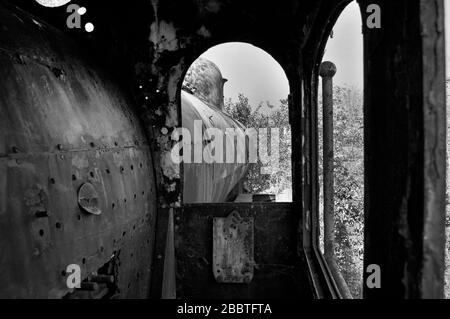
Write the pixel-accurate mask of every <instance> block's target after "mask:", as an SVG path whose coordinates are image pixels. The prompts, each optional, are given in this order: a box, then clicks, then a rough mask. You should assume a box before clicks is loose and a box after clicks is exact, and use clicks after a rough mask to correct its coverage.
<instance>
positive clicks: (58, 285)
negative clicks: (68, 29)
mask: <svg viewBox="0 0 450 319" xmlns="http://www.w3.org/2000/svg"><path fill="white" fill-rule="evenodd" d="M0 20H1V21H2V24H3V26H7V28H1V29H0V38H1V39H2V42H1V43H0V69H1V70H2V75H3V81H2V83H1V85H0V113H1V114H2V115H1V116H0V122H1V128H2V129H1V130H0V269H1V272H0V298H60V297H63V296H64V295H65V294H67V293H69V292H71V289H69V288H67V285H66V279H67V274H66V272H65V270H66V267H67V266H68V265H70V264H77V265H79V266H80V267H81V276H82V279H85V278H88V276H89V275H90V274H91V273H94V272H97V270H98V269H99V268H101V267H102V266H103V265H104V264H106V263H108V262H109V261H110V260H111V257H112V256H114V258H115V261H116V262H117V270H116V273H115V274H114V281H115V283H116V285H117V288H118V296H119V297H125V298H126V297H136V298H139V297H141V298H143V297H147V295H148V293H149V285H150V267H151V262H152V260H151V259H152V247H153V236H154V233H153V232H154V218H155V210H156V208H155V205H156V204H155V203H156V195H155V189H154V187H155V184H154V175H153V164H152V157H151V153H150V150H149V147H148V144H147V142H146V138H145V136H144V134H143V133H142V131H141V129H140V128H139V125H138V120H137V118H136V117H135V115H134V114H133V112H132V111H131V108H130V103H129V102H128V101H127V99H126V98H124V95H123V94H122V93H121V90H120V88H118V87H116V86H115V85H114V84H113V83H112V82H110V81H106V80H105V78H106V77H105V76H104V74H102V73H101V72H100V71H98V70H96V69H94V68H91V67H89V66H88V65H89V64H88V63H87V62H85V60H84V59H83V58H81V57H76V55H77V54H76V52H77V48H76V47H75V46H73V44H72V43H71V42H70V41H68V40H67V39H65V38H64V37H63V36H62V35H60V34H58V33H57V32H56V31H54V30H53V29H51V28H50V27H48V26H47V25H45V24H44V23H42V26H37V24H35V23H33V22H32V21H31V18H30V17H29V16H28V15H26V14H24V13H23V12H20V11H17V12H13V13H11V12H8V10H6V9H5V8H3V7H0ZM6 29H7V30H8V32H6V31H5V30H6ZM11 34H20V35H22V36H21V37H18V38H17V39H15V38H12V37H11V36H10V35H11ZM24 37H25V38H26V39H24ZM24 43H26V45H27V46H23V44H24ZM26 48H29V49H26ZM37 56H39V59H38V58H36V57H37ZM17 57H20V59H18V58H17ZM55 68H58V70H59V71H57V70H56V69H55ZM86 185H91V186H86ZM85 190H88V191H87V192H85ZM94 190H95V191H94ZM79 193H80V197H79ZM95 193H96V194H95ZM94 197H96V200H95V205H92V204H93V203H94V202H93V201H92V199H93V198H94ZM80 198H84V199H86V198H90V200H91V201H90V203H89V204H88V205H85V204H86V201H85V200H80ZM79 203H80V204H81V206H80V205H79ZM82 206H86V207H84V208H85V209H82ZM93 207H94V208H95V210H92V208H93ZM86 208H87V209H86ZM89 210H91V211H90V212H94V214H90V213H87V212H86V211H89ZM100 211H101V212H102V213H101V214H100V215H98V214H95V213H98V212H100Z"/></svg>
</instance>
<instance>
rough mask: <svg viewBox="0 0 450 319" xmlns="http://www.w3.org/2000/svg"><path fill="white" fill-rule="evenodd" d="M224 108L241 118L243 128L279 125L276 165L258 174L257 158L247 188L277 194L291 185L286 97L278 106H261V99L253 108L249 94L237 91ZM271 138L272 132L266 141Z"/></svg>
mask: <svg viewBox="0 0 450 319" xmlns="http://www.w3.org/2000/svg"><path fill="white" fill-rule="evenodd" d="M224 111H225V112H226V113H227V114H229V115H230V116H232V117H233V118H234V119H236V120H238V121H239V122H241V123H242V124H243V125H244V126H245V127H246V128H255V129H259V128H278V129H280V141H279V142H280V143H279V152H280V158H279V163H278V167H277V168H276V170H275V171H274V172H273V173H272V174H271V175H264V174H261V170H262V168H263V166H264V165H263V163H262V162H261V161H260V160H258V163H256V164H251V166H250V170H249V172H248V175H247V178H246V188H247V190H248V191H249V192H250V193H252V194H258V193H269V192H270V193H272V192H273V193H275V194H279V193H281V192H282V191H284V190H285V189H286V188H290V187H291V183H292V177H291V175H292V174H291V137H290V134H291V132H290V127H289V111H288V103H287V100H280V104H279V105H278V106H277V107H275V106H273V105H269V104H267V106H264V104H263V103H260V104H259V105H258V107H256V108H254V107H252V106H251V105H250V104H249V101H248V98H246V97H245V96H244V95H243V94H239V96H238V100H237V101H236V102H233V101H232V100H231V99H228V100H227V101H226V102H225V107H224ZM269 134H270V130H269ZM270 140H271V135H268V141H270ZM269 146H270V143H269ZM269 150H270V147H269Z"/></svg>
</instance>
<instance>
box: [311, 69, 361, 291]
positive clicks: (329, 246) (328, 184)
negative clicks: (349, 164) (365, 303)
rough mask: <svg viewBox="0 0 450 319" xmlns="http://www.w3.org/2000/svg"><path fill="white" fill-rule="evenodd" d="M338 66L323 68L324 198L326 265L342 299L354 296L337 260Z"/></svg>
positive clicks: (321, 73)
mask: <svg viewBox="0 0 450 319" xmlns="http://www.w3.org/2000/svg"><path fill="white" fill-rule="evenodd" d="M336 72H337V68H336V66H335V65H334V64H333V63H332V62H329V61H326V62H323V63H322V64H321V65H320V70H319V75H320V76H321V77H322V100H323V197H324V210H323V216H324V217H323V220H324V248H325V254H324V257H325V261H326V262H327V264H328V267H329V269H330V271H331V273H332V275H333V277H334V279H335V281H336V284H337V286H338V288H339V290H340V293H341V295H342V297H343V298H346V299H352V298H353V297H352V294H351V293H350V289H349V288H348V286H347V283H346V282H345V280H344V278H343V277H342V274H341V273H340V271H339V269H338V266H337V263H336V259H335V256H334V248H335V243H334V149H333V148H334V139H333V76H334V75H335V74H336Z"/></svg>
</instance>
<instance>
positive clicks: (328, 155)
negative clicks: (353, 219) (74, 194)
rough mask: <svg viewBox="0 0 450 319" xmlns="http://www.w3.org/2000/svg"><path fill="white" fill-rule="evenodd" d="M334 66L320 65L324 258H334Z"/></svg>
mask: <svg viewBox="0 0 450 319" xmlns="http://www.w3.org/2000/svg"><path fill="white" fill-rule="evenodd" d="M336 71H337V69H336V66H335V65H334V64H333V63H331V62H323V63H322V64H321V65H320V70H319V75H320V76H321V77H322V99H323V198H324V210H323V220H324V248H325V257H326V258H328V257H333V256H334V168H333V166H334V151H333V145H334V140H333V76H334V75H335V74H336Z"/></svg>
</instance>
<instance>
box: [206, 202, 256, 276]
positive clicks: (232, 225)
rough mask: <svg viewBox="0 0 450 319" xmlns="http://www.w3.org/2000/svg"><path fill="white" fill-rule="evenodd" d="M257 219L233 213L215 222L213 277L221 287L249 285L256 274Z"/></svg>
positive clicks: (216, 219) (215, 219)
mask: <svg viewBox="0 0 450 319" xmlns="http://www.w3.org/2000/svg"><path fill="white" fill-rule="evenodd" d="M253 225H254V218H253V217H245V218H242V217H241V216H240V215H239V213H238V212H237V211H233V212H232V213H231V214H230V215H229V216H228V217H226V218H214V220H213V274H214V278H215V279H216V281H217V282H218V283H250V282H251V281H252V279H253V270H254V259H253V252H254V227H253Z"/></svg>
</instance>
